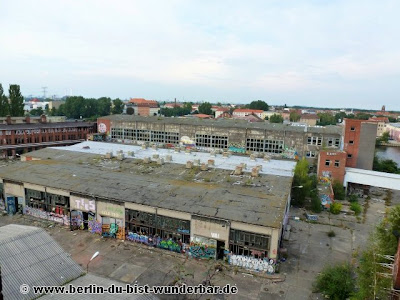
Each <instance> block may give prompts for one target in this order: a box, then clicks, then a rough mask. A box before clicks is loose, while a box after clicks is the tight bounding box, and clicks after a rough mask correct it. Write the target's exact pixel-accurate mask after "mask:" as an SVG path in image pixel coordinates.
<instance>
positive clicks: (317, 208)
mask: <svg viewBox="0 0 400 300" xmlns="http://www.w3.org/2000/svg"><path fill="white" fill-rule="evenodd" d="M311 210H312V211H313V212H315V213H320V212H321V211H322V205H321V199H319V197H318V195H317V194H316V193H314V194H312V195H311Z"/></svg>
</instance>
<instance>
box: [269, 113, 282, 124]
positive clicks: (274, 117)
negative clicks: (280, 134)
mask: <svg viewBox="0 0 400 300" xmlns="http://www.w3.org/2000/svg"><path fill="white" fill-rule="evenodd" d="M269 122H270V123H283V117H282V116H281V115H277V114H273V115H272V116H270V117H269Z"/></svg>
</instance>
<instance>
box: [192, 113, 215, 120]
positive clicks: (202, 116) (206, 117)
mask: <svg viewBox="0 0 400 300" xmlns="http://www.w3.org/2000/svg"><path fill="white" fill-rule="evenodd" d="M192 116H193V117H194V118H199V119H212V118H213V116H211V115H206V114H195V115H192Z"/></svg>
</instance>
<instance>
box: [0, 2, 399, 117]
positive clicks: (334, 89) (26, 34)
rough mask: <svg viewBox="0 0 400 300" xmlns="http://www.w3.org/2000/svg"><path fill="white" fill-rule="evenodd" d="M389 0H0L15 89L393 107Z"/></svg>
mask: <svg viewBox="0 0 400 300" xmlns="http://www.w3.org/2000/svg"><path fill="white" fill-rule="evenodd" d="M399 11H400V1H399V0H380V1H376V0H309V1H298V0H293V1H290V0H287V1H286V0H285V1H282V0H277V1H274V0H261V1H257V0H249V1H243V0H241V1H234V0H231V1H224V0H218V1H215V0H214V1H212V0H202V1H198V0H197V1H189V0H182V1H180V0H167V1H164V0H158V1H152V0H146V1H133V0H127V1H119V0H113V1H111V0H107V1H105V0H85V1H82V0H35V1H31V0H0V83H2V84H3V87H5V89H6V88H7V87H8V84H10V83H18V84H20V85H21V90H22V92H23V94H24V95H26V96H28V95H31V94H32V95H40V94H42V89H41V88H42V87H43V86H47V87H48V94H49V95H58V96H63V95H65V94H66V93H67V94H71V93H72V94H73V95H83V96H86V97H101V96H109V97H112V98H116V97H119V98H122V99H126V98H129V97H144V98H147V99H156V100H167V99H173V98H174V97H177V99H178V100H191V101H197V100H208V101H221V102H233V103H238V102H241V103H246V102H249V101H251V100H255V99H263V100H266V101H267V102H268V103H271V104H283V103H286V104H288V105H309V106H320V107H321V106H322V107H359V108H368V109H380V107H381V106H382V105H383V104H385V105H386V107H387V109H390V110H400V18H399Z"/></svg>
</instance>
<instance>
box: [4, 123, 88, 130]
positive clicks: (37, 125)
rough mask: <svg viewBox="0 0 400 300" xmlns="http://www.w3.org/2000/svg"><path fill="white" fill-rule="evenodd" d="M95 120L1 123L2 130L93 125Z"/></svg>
mask: <svg viewBox="0 0 400 300" xmlns="http://www.w3.org/2000/svg"><path fill="white" fill-rule="evenodd" d="M94 124H95V123H93V122H80V121H79V122H74V121H72V122H50V123H28V124H10V125H7V124H0V130H25V129H41V128H64V127H91V126H93V125H94Z"/></svg>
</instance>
